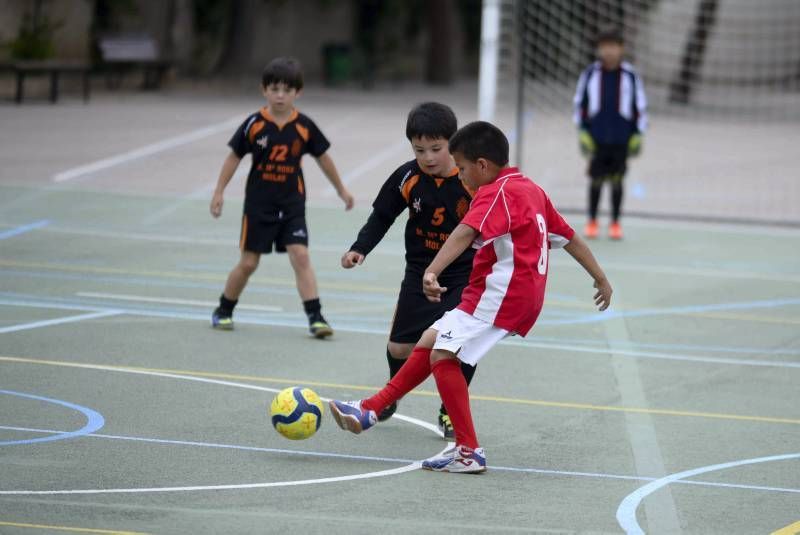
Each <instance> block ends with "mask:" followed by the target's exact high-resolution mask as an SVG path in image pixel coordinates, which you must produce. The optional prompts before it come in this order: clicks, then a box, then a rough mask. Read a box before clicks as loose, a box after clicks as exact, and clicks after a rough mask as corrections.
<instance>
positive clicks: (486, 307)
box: [458, 167, 575, 336]
mask: <svg viewBox="0 0 800 535" xmlns="http://www.w3.org/2000/svg"><path fill="white" fill-rule="evenodd" d="M461 223H463V224H465V225H469V226H470V227H472V228H474V229H475V230H477V231H478V232H479V233H480V234H479V235H478V237H477V238H476V239H475V241H474V242H473V244H472V247H473V248H475V249H477V250H478V251H477V252H476V254H475V260H474V261H473V264H472V272H471V274H470V280H469V285H468V286H467V287H466V288H465V289H464V292H463V293H462V294H461V303H460V304H459V305H458V308H459V309H461V310H463V311H464V312H467V313H468V314H472V315H473V316H475V317H476V318H479V319H482V320H484V321H487V322H490V323H492V324H494V325H495V326H497V327H500V328H501V329H505V330H507V331H509V332H515V333H517V334H520V335H522V336H525V335H526V334H527V333H528V331H530V329H531V327H533V324H534V323H535V322H536V318H537V317H539V312H540V311H541V310H542V303H543V302H544V291H545V284H546V282H547V268H548V256H549V254H548V253H549V249H550V247H551V246H552V247H563V246H564V245H566V244H567V243H569V241H570V240H571V239H572V237H573V236H574V234H575V231H574V230H572V228H571V227H570V226H569V224H567V222H566V221H565V220H564V218H563V217H562V216H561V214H559V213H558V212H557V211H556V209H555V208H554V207H553V204H552V203H551V202H550V199H549V197H548V196H547V194H546V193H545V192H544V190H542V188H540V187H539V186H538V185H537V184H535V183H534V182H533V181H532V180H531V179H529V178H528V177H526V176H524V175H522V174H521V173H520V172H519V170H518V169H517V168H516V167H507V168H505V169H503V170H501V171H500V173H499V174H498V176H497V178H496V179H495V180H494V182H491V183H490V184H486V185H484V186H481V187H480V188H479V189H478V192H477V194H476V195H475V197H474V198H473V200H472V204H471V205H470V208H469V211H468V212H467V214H466V215H465V216H464V219H462V220H461Z"/></svg>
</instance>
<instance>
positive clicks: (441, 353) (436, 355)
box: [431, 349, 458, 366]
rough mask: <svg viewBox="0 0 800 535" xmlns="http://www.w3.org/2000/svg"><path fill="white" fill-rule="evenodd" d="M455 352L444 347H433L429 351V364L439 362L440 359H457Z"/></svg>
mask: <svg viewBox="0 0 800 535" xmlns="http://www.w3.org/2000/svg"><path fill="white" fill-rule="evenodd" d="M457 359H458V357H456V354H455V353H453V352H452V351H446V350H444V349H434V350H433V351H431V366H433V365H434V364H436V363H437V362H439V361H440V360H457Z"/></svg>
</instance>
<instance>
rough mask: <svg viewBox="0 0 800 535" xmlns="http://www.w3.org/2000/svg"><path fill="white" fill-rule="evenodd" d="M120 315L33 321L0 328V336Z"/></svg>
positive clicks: (106, 312)
mask: <svg viewBox="0 0 800 535" xmlns="http://www.w3.org/2000/svg"><path fill="white" fill-rule="evenodd" d="M120 314H124V312H123V311H122V310H103V311H100V312H92V313H90V314H80V315H77V316H67V317H65V318H56V319H52V320H43V321H34V322H31V323H21V324H19V325H11V326H9V327H2V328H0V334H5V333H14V332H17V331H26V330H28V329H38V328H39V327H49V326H51V325H61V324H64V323H73V322H75V321H83V320H91V319H96V318H107V317H109V316H119V315H120Z"/></svg>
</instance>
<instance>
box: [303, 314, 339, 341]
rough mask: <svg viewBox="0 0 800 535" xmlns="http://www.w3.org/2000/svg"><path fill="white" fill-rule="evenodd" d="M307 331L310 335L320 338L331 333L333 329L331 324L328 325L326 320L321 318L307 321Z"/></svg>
mask: <svg viewBox="0 0 800 535" xmlns="http://www.w3.org/2000/svg"><path fill="white" fill-rule="evenodd" d="M308 332H309V333H311V336H313V337H314V338H320V339H322V338H327V337H328V336H331V335H333V329H331V326H330V325H328V322H327V321H325V320H324V319H323V318H320V319H318V320H316V321H312V322H311V323H309V325H308Z"/></svg>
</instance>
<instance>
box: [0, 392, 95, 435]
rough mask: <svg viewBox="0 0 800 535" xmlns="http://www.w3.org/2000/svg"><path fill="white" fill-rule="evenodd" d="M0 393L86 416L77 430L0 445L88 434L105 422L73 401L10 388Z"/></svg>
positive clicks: (90, 410) (88, 409)
mask: <svg viewBox="0 0 800 535" xmlns="http://www.w3.org/2000/svg"><path fill="white" fill-rule="evenodd" d="M0 394H6V395H8V396H17V397H20V398H28V399H35V400H38V401H44V402H46V403H53V404H55V405H61V406H62V407H67V408H68V409H72V410H74V411H78V412H80V413H81V414H83V415H84V416H86V425H84V426H83V427H81V428H80V429H78V430H77V431H68V432H66V433H56V434H54V435H49V436H46V437H39V438H28V439H24V440H6V441H0V446H15V445H17V444H36V443H38V442H53V441H56V440H67V439H70V438H77V437H82V436H86V435H90V434H92V433H94V432H95V431H97V430H99V429H102V427H103V426H104V425H105V424H106V420H105V418H103V415H102V414H100V413H99V412H97V411H93V410H92V409H90V408H88V407H82V406H80V405H75V404H74V403H70V402H68V401H62V400H60V399H51V398H45V397H42V396H34V395H33V394H25V393H23V392H14V391H12V390H0Z"/></svg>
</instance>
